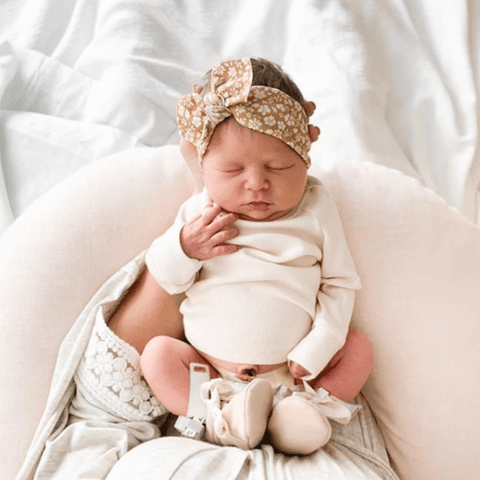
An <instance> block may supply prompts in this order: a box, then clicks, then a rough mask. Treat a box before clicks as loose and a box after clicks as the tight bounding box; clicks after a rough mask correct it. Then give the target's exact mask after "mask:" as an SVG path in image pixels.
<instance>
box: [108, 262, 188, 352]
mask: <svg viewBox="0 0 480 480" xmlns="http://www.w3.org/2000/svg"><path fill="white" fill-rule="evenodd" d="M183 298H184V296H183V295H175V296H172V295H169V294H168V293H167V292H166V291H165V290H164V289H163V288H162V287H160V285H158V283H157V282H156V281H155V279H154V278H153V276H152V275H151V274H150V273H149V271H148V270H147V269H145V271H144V272H143V273H142V274H141V275H140V277H139V278H138V279H137V281H136V282H135V283H134V284H133V286H132V287H131V288H130V290H129V291H128V293H127V295H126V296H125V298H124V299H123V301H122V303H121V304H120V306H119V307H118V308H117V310H116V311H115V313H114V314H113V315H112V317H111V318H110V321H109V323H108V326H109V328H110V329H111V330H112V331H113V332H114V333H115V334H116V335H118V336H119V337H120V338H122V339H123V340H125V341H126V342H128V343H129V344H130V345H132V346H133V347H135V348H136V349H137V351H138V352H139V353H140V354H141V353H142V352H143V349H144V348H145V345H146V344H147V342H148V341H149V340H150V339H152V338H153V337H156V336H158V335H167V336H169V337H173V338H182V337H183V325H182V316H181V314H180V312H179V306H180V303H181V302H182V300H183Z"/></svg>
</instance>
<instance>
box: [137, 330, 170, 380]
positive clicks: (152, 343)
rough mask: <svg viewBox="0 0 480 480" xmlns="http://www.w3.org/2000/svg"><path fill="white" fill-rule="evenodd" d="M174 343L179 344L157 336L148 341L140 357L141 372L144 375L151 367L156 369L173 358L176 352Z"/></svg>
mask: <svg viewBox="0 0 480 480" xmlns="http://www.w3.org/2000/svg"><path fill="white" fill-rule="evenodd" d="M176 342H179V340H177V339H175V338H172V337H167V336H166V335H158V336H157V337H153V338H152V339H150V340H149V341H148V342H147V344H146V345H145V348H144V349H143V352H142V355H141V356H140V367H141V369H142V371H143V372H144V373H145V371H146V370H147V371H148V370H149V369H150V368H151V367H152V366H154V368H156V369H158V368H159V366H161V365H163V364H165V361H166V360H168V359H171V358H175V356H176V355H177V350H178V346H177V345H176Z"/></svg>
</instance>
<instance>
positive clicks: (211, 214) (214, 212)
mask: <svg viewBox="0 0 480 480" xmlns="http://www.w3.org/2000/svg"><path fill="white" fill-rule="evenodd" d="M221 211H222V207H220V206H219V205H217V204H213V205H212V206H210V207H208V208H206V209H205V210H204V212H203V214H202V216H201V219H202V223H203V225H205V226H207V225H210V224H211V223H212V222H213V221H214V220H215V219H216V218H217V216H218V214H219V213H220V212H221Z"/></svg>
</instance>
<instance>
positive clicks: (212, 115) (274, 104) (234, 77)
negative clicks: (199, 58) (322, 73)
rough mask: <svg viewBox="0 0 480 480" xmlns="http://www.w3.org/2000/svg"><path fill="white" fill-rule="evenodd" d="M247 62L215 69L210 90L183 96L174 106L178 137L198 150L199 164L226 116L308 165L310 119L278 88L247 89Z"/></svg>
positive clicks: (249, 67) (242, 60)
mask: <svg viewBox="0 0 480 480" xmlns="http://www.w3.org/2000/svg"><path fill="white" fill-rule="evenodd" d="M251 83H252V64H251V62H250V59H248V58H240V59H236V60H227V61H225V62H222V63H220V64H219V65H216V66H215V67H213V69H212V72H211V83H210V85H211V91H210V92H208V93H207V94H205V96H203V97H202V96H201V95H199V94H196V93H191V94H188V95H184V96H183V97H181V98H180V100H179V102H178V104H177V122H178V128H179V131H180V135H181V136H182V137H183V138H184V139H185V140H187V141H189V142H191V143H193V144H194V145H195V146H196V147H197V151H198V156H199V160H200V162H201V160H202V158H203V156H204V154H205V152H206V150H207V147H208V144H209V142H210V138H211V136H212V133H213V131H214V130H215V127H216V126H217V125H218V124H219V123H220V122H222V121H223V120H225V119H226V118H227V117H229V116H230V115H233V117H234V118H235V120H236V121H237V122H238V123H239V124H240V125H242V126H244V127H246V128H250V129H251V130H256V131H258V132H261V133H266V134H268V135H271V136H273V137H276V138H278V139H279V140H282V141H283V142H285V143H286V144H287V145H289V146H290V147H292V148H293V149H294V150H295V151H296V152H297V153H298V154H299V155H300V156H301V157H302V159H303V161H304V162H305V163H306V165H307V167H309V166H310V157H309V155H308V152H309V150H310V147H311V141H310V137H309V135H308V117H307V114H306V113H305V110H304V109H303V107H302V106H301V105H300V104H299V103H298V102H297V101H296V100H294V99H293V98H292V97H290V96H289V95H287V94H286V93H284V92H282V91H281V90H278V89H276V88H271V87H264V86H258V85H253V86H252V85H251Z"/></svg>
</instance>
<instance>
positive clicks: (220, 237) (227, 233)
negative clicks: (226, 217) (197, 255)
mask: <svg viewBox="0 0 480 480" xmlns="http://www.w3.org/2000/svg"><path fill="white" fill-rule="evenodd" d="M237 235H238V230H237V229H236V228H234V227H231V228H227V229H225V230H220V231H219V232H218V233H216V234H215V235H213V236H212V242H213V244H214V245H215V246H216V245H220V244H222V243H225V242H228V240H231V239H232V238H235V237H236V236H237Z"/></svg>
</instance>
